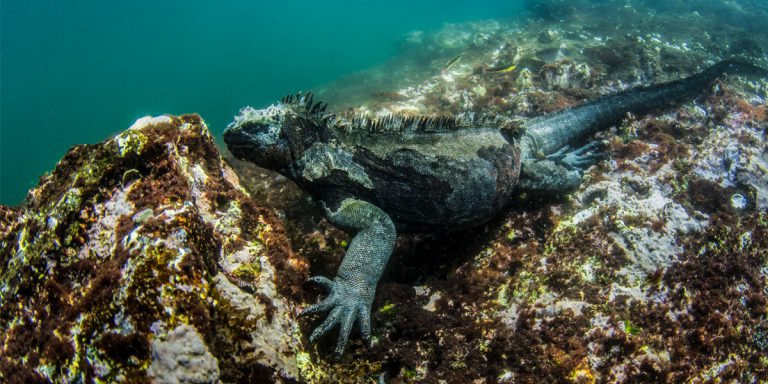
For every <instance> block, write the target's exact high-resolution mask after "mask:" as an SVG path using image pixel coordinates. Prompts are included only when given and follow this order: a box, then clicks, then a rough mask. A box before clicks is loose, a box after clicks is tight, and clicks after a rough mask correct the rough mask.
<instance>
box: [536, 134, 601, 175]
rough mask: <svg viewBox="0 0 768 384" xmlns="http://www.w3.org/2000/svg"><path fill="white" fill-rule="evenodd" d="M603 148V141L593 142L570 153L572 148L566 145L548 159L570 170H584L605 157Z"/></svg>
mask: <svg viewBox="0 0 768 384" xmlns="http://www.w3.org/2000/svg"><path fill="white" fill-rule="evenodd" d="M603 147H604V144H603V143H602V142H601V141H593V142H590V143H589V144H587V145H585V146H583V147H581V148H577V149H575V150H573V151H570V152H569V150H570V149H571V148H570V147H569V146H567V145H566V146H565V147H563V148H560V149H559V150H558V151H557V152H555V153H553V154H551V155H549V156H547V159H548V160H552V161H554V162H556V163H558V164H561V165H563V166H565V167H567V168H569V169H578V170H583V169H586V168H587V167H589V166H591V165H593V164H595V163H597V162H598V160H600V159H602V158H603V157H605V154H604V152H603V151H602V149H603Z"/></svg>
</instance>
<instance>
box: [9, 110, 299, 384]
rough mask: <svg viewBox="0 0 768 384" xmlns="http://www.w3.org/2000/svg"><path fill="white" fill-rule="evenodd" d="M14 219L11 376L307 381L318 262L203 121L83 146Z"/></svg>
mask: <svg viewBox="0 0 768 384" xmlns="http://www.w3.org/2000/svg"><path fill="white" fill-rule="evenodd" d="M0 223H1V225H0V236H2V238H1V240H2V243H0V381H2V382H6V383H34V382H70V383H72V382H83V383H88V382H148V381H149V380H150V379H154V381H155V382H158V383H185V382H186V383H191V382H194V383H217V382H249V383H256V382H300V381H304V380H303V379H302V374H304V373H302V370H306V367H307V366H308V364H311V361H309V362H308V361H307V359H306V352H305V351H304V350H303V346H302V342H301V333H300V332H299V326H298V324H297V322H296V320H295V316H294V312H295V307H296V305H297V304H300V300H301V297H302V296H301V295H302V288H301V284H302V283H303V281H304V280H305V279H306V277H307V267H306V263H305V262H304V261H303V260H302V259H300V258H298V257H296V255H295V254H294V253H293V252H292V251H291V248H290V246H289V244H288V242H287V238H286V236H285V233H284V229H283V226H282V224H281V222H280V221H279V220H277V219H276V216H275V215H274V214H273V212H272V211H271V210H269V209H265V208H262V207H260V206H258V205H256V204H255V203H254V202H253V201H252V200H251V198H250V197H249V195H248V194H247V193H246V192H245V191H244V189H243V188H242V187H241V186H240V184H239V181H238V178H237V176H236V175H235V174H234V172H233V171H232V169H231V168H229V166H227V165H226V164H225V163H224V162H223V161H222V159H221V157H220V155H219V152H218V149H217V147H216V145H215V143H214V140H213V138H212V137H211V135H210V133H209V132H208V129H207V127H206V126H205V124H204V123H203V121H202V119H201V118H200V117H199V116H196V115H184V116H178V117H176V116H161V117H155V118H149V117H147V118H142V119H140V120H138V121H137V122H136V123H135V124H134V125H133V126H132V127H130V129H128V130H126V131H124V132H123V133H121V134H119V135H117V136H116V137H114V138H112V139H110V140H107V141H105V142H103V143H100V144H96V145H78V146H75V147H73V148H72V149H71V150H70V151H69V152H68V153H67V154H66V155H65V156H64V158H63V159H62V160H61V161H60V162H59V163H58V164H57V166H56V168H55V169H54V170H53V172H51V174H49V175H46V176H44V177H42V178H41V180H40V184H39V185H38V186H37V187H36V188H34V189H33V190H31V191H30V192H29V195H28V197H27V200H26V202H25V203H24V204H23V205H22V206H21V207H18V208H9V207H0Z"/></svg>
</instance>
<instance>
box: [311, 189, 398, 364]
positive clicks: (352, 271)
mask: <svg viewBox="0 0 768 384" xmlns="http://www.w3.org/2000/svg"><path fill="white" fill-rule="evenodd" d="M326 215H327V216H328V219H329V220H331V222H332V223H334V224H335V225H338V226H339V227H342V228H344V229H347V230H349V231H350V232H354V233H355V237H354V238H353V239H352V242H351V243H350V244H349V248H348V249H347V254H346V255H345V256H344V260H343V261H342V262H341V266H340V267H339V272H338V274H337V275H336V278H335V279H333V280H330V279H328V278H325V277H322V276H315V277H312V278H311V279H310V281H313V282H315V283H318V284H320V285H321V286H323V287H324V288H325V289H327V290H328V291H329V292H330V294H329V295H328V297H327V298H325V299H324V300H322V301H321V302H319V303H317V304H314V305H312V306H310V307H308V308H307V309H305V310H304V311H303V312H302V313H301V316H304V315H309V314H313V313H320V312H327V311H330V313H329V314H328V317H326V318H325V321H323V323H322V324H320V325H319V326H318V327H317V328H315V330H314V331H313V332H312V335H310V336H309V340H310V342H314V341H315V340H316V339H317V338H318V337H320V336H321V335H323V334H325V333H326V332H328V331H329V330H331V329H332V328H333V327H334V326H336V324H339V326H340V329H339V339H338V342H337V343H336V349H335V353H336V356H337V357H340V356H341V354H342V353H343V352H344V347H345V346H346V344H347V341H348V340H349V334H350V332H351V331H352V326H353V325H354V323H355V320H357V322H358V324H359V325H360V333H361V334H362V337H363V340H365V341H366V343H370V339H371V303H372V302H373V297H374V295H375V293H376V284H377V283H378V282H379V278H380V277H381V273H382V272H383V271H384V267H385V266H386V264H387V261H388V260H389V256H390V255H391V254H392V250H393V249H394V246H395V238H396V232H395V225H394V224H393V223H392V220H391V219H390V218H389V216H388V215H387V214H386V213H384V211H382V210H381V209H379V208H378V207H376V206H375V205H373V204H371V203H368V202H365V201H360V200H355V199H351V198H350V199H345V200H344V201H342V202H341V204H340V205H339V207H338V209H336V210H335V211H332V210H330V209H328V208H327V207H326Z"/></svg>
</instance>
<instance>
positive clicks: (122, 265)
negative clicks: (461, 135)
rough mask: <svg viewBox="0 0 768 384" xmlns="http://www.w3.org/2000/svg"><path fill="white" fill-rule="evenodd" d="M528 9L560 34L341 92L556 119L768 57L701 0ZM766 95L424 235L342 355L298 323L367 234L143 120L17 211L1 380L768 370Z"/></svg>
mask: <svg viewBox="0 0 768 384" xmlns="http://www.w3.org/2000/svg"><path fill="white" fill-rule="evenodd" d="M530 3H531V4H532V5H530V7H531V11H532V12H533V14H534V15H537V16H539V17H541V19H540V20H537V19H532V20H529V21H527V22H525V23H520V24H509V25H508V24H505V23H499V22H495V21H491V22H477V23H468V24H463V25H448V26H446V27H445V28H444V29H443V30H441V31H439V32H438V33H436V34H434V35H429V34H425V33H414V34H412V35H411V36H409V38H408V41H406V43H405V48H404V52H406V56H409V57H410V59H407V60H406V59H403V60H395V61H394V64H393V65H396V66H397V68H398V71H404V72H403V73H400V72H398V75H397V76H395V75H394V74H393V73H386V68H384V69H379V70H377V71H374V73H362V74H358V75H355V76H356V79H359V78H360V77H363V78H366V76H367V77H368V78H370V79H374V80H375V79H383V80H382V82H383V83H387V84H391V85H392V88H388V89H380V90H370V89H365V88H362V86H361V84H364V83H365V82H361V81H355V84H354V85H350V86H349V87H348V88H347V89H344V86H343V84H336V85H335V86H331V87H328V89H331V90H333V91H334V92H337V93H338V95H337V96H336V97H337V98H340V99H346V101H347V103H344V100H340V101H341V103H340V105H346V106H350V105H353V104H352V102H353V101H354V103H355V105H356V104H360V103H361V100H366V101H365V102H363V103H362V105H360V106H357V107H356V108H355V110H357V111H361V112H368V113H371V114H381V113H388V112H407V113H417V112H418V113H449V112H457V111H461V110H467V109H469V110H478V111H486V112H497V113H502V114H507V115H510V116H511V115H522V116H532V115H537V114H540V113H546V112H549V111H553V110H557V109H560V108H563V107H567V106H569V105H573V104H576V103H579V102H581V101H583V100H586V99H589V98H592V97H598V96H600V95H602V94H606V93H610V92H613V91H616V90H619V89H624V88H626V87H628V86H631V85H638V84H647V83H650V82H658V81H666V80H670V79H674V78H679V77H681V76H684V75H686V74H690V73H693V72H695V71H696V70H698V69H700V68H701V67H703V66H704V65H706V64H707V63H713V62H715V61H716V60H718V59H721V58H723V55H731V54H740V55H742V56H746V57H748V58H750V59H753V60H756V62H758V63H760V64H761V65H763V66H765V65H766V62H767V61H768V60H766V57H765V56H764V52H766V51H768V50H761V49H760V47H762V46H765V41H766V37H765V36H764V35H755V36H753V35H749V36H748V37H741V38H740V40H739V39H736V40H734V39H732V38H731V37H732V35H734V34H735V35H738V36H745V34H744V33H743V31H742V30H740V29H738V28H739V27H738V25H737V24H738V21H739V20H743V19H744V17H746V16H743V15H742V13H740V12H742V11H739V10H733V11H732V13H728V12H721V10H720V7H725V8H726V9H730V8H728V7H732V6H733V5H734V4H735V3H733V2H723V3H722V4H719V3H718V4H719V5H717V7H716V8H717V9H715V10H710V12H716V13H717V12H719V13H722V14H731V15H732V17H728V18H726V19H729V20H730V19H733V20H734V21H735V22H734V23H732V24H716V23H714V22H712V21H711V20H710V19H704V18H703V16H702V15H707V13H706V12H705V10H702V14H698V13H686V14H685V15H682V16H681V15H680V13H679V12H676V11H670V10H677V9H687V8H686V7H687V6H688V5H687V4H686V2H678V1H670V2H664V4H665V5H662V4H657V5H656V6H657V7H660V8H659V9H656V8H654V10H653V12H650V11H648V10H646V11H643V12H645V13H643V12H641V11H638V10H637V9H636V8H634V7H632V6H624V4H625V3H627V2H622V1H605V2H601V3H600V4H602V5H597V4H598V3H595V2H591V1H586V0H585V1H577V2H570V1H568V2H567V1H563V0H549V1H540V2H530ZM577 3H578V4H582V5H584V7H581V6H578V7H576V6H573V4H577ZM629 3H632V2H629ZM629 3H627V4H629ZM639 3H644V2H642V1H640V2H639ZM675 4H676V5H675ZM611 7H613V8H611ZM681 7H682V8H681ZM665 12H668V13H665ZM669 12H671V13H669ZM749 13H750V14H753V15H764V14H766V13H765V10H764V9H751V10H749ZM739 15H742V16H739ZM681 17H682V18H683V19H684V21H685V22H681V21H680V20H679V18H681ZM552 20H557V22H552ZM560 20H562V22H560ZM584 20H592V21H596V22H595V23H584V22H583V21H584ZM619 21H620V22H619ZM617 25H618V26H621V28H618V27H617ZM627 31H631V33H627ZM731 43H732V44H731ZM459 54H461V55H462V59H461V61H460V62H459V63H458V64H457V65H456V66H454V67H453V68H451V70H449V71H446V73H440V67H441V66H442V65H443V64H444V63H445V62H446V60H448V59H449V58H450V57H453V56H455V55H459ZM760 55H762V56H760ZM507 64H515V65H516V69H515V70H513V71H509V72H502V73H490V72H487V71H486V70H487V69H488V68H490V67H497V66H503V65H507ZM390 68H391V67H390ZM413 68H420V69H414V70H412V71H411V69H413ZM424 68H426V70H425V69H424ZM430 68H431V69H430ZM431 70H433V71H432V73H427V72H429V71H431ZM395 77H397V78H395ZM372 82H373V83H376V81H372ZM409 82H410V83H409ZM406 83H408V84H406ZM369 91H370V92H369ZM365 92H368V93H367V94H366V97H361V96H360V94H361V93H365ZM766 99H768V81H766V80H765V79H763V80H747V79H743V78H733V77H729V78H724V79H722V80H720V81H717V82H715V83H713V84H712V85H711V87H710V89H708V90H707V91H706V92H705V93H704V94H703V95H702V96H701V97H699V98H697V99H696V100H693V101H690V102H688V103H685V104H683V105H681V106H678V107H675V108H670V109H669V110H665V111H659V112H658V113H653V114H649V115H647V116H627V118H626V119H625V121H624V122H622V123H621V124H619V125H618V126H617V127H614V128H613V129H611V130H610V131H609V132H605V133H603V134H601V136H600V138H601V139H603V140H605V141H606V142H608V143H609V144H608V152H609V155H610V156H609V158H610V159H609V160H606V161H603V162H601V163H600V164H598V165H597V166H595V167H593V168H591V169H590V170H589V171H588V172H587V174H586V176H585V182H584V184H583V185H582V186H581V188H579V190H577V191H576V192H574V193H572V194H570V195H568V196H564V197H561V198H558V199H549V200H541V199H536V198H534V197H531V196H525V195H521V196H517V199H516V201H515V203H514V204H513V206H512V207H510V209H509V210H507V211H505V212H502V213H501V214H500V215H499V217H498V218H497V219H495V220H494V221H492V222H490V223H488V224H487V225H484V226H481V227H479V228H475V229H472V230H467V231H463V232H460V233H453V234H430V235H404V236H401V237H400V238H399V240H398V245H397V249H396V251H395V253H394V254H393V256H392V259H391V261H390V265H389V266H388V268H387V271H386V272H385V274H384V276H383V278H382V281H381V284H380V285H379V288H378V293H377V296H376V300H375V302H374V306H373V311H374V313H373V316H372V322H373V330H374V343H373V347H372V348H371V349H366V348H365V347H363V345H362V343H361V342H360V340H359V337H357V335H355V334H354V333H353V340H352V341H351V343H350V346H349V347H348V348H347V352H346V354H345V355H344V357H343V358H342V359H341V361H338V362H334V361H331V360H330V359H329V354H330V351H331V350H332V345H333V343H334V342H335V338H334V336H335V334H334V333H333V332H332V333H331V335H329V336H328V337H325V338H323V339H322V340H321V341H320V344H319V345H317V346H309V345H308V344H307V343H306V339H305V338H304V336H303V335H304V334H305V332H306V331H307V330H309V329H312V326H313V325H316V320H313V319H307V320H300V321H299V320H297V319H296V317H295V314H296V313H297V312H298V310H299V309H300V308H301V307H303V306H305V305H307V304H310V303H313V302H314V301H315V300H317V299H318V298H319V297H320V296H321V293H322V292H320V291H319V290H318V289H317V288H315V287H310V286H307V285H304V281H305V279H306V278H307V276H309V275H325V276H333V275H334V274H335V272H336V268H337V267H338V265H339V263H340V260H341V258H342V256H343V255H344V252H345V247H346V246H347V245H348V242H349V240H350V237H349V236H348V235H347V234H345V233H343V232H342V231H340V230H338V229H336V228H334V227H333V226H331V225H329V224H328V222H327V221H326V220H325V219H323V218H322V215H321V212H320V210H318V209H317V207H315V206H314V205H313V204H312V203H311V202H309V201H308V200H307V198H306V196H305V195H303V194H302V193H301V192H300V191H299V190H298V189H297V188H296V187H295V186H293V185H291V184H290V183H289V182H287V181H286V179H285V178H282V177H280V176H276V175H274V174H270V173H266V172H264V171H261V170H258V169H256V168H254V167H252V166H249V165H247V164H243V163H240V162H238V161H236V160H232V159H229V160H230V161H229V162H228V163H229V164H232V166H234V168H236V169H237V174H236V173H235V172H234V171H233V170H232V169H231V168H230V166H229V165H227V162H223V161H222V160H221V157H220V154H219V152H218V149H217V148H216V146H215V145H214V142H213V140H212V138H211V137H210V134H209V133H208V131H207V129H206V128H205V126H204V124H203V123H202V121H201V119H200V118H199V117H198V116H194V115H187V116H180V117H173V116H163V117H157V118H145V119H141V120H139V121H138V122H137V123H136V124H135V125H134V126H133V127H132V128H131V129H129V130H127V131H125V132H123V133H121V134H119V135H118V136H116V137H115V138H113V139H110V140H108V141H106V142H104V143H102V144H97V145H89V146H85V145H84V146H77V147H74V148H73V149H72V150H71V151H70V152H69V153H68V154H67V155H66V156H65V157H64V158H63V159H62V160H61V162H60V163H59V164H58V165H57V167H56V169H55V170H54V171H53V172H52V173H51V174H50V175H46V176H44V177H43V178H42V179H41V183H40V185H39V186H38V187H37V188H35V189H33V190H32V191H31V192H30V194H29V197H28V200H27V202H26V204H25V205H23V206H21V207H17V208H14V207H0V241H1V243H0V381H2V382H10V383H27V382H48V381H52V382H91V381H102V382H147V381H150V380H155V381H156V382H223V383H227V382H237V383H240V382H242V383H260V382H289V383H290V382H300V383H303V382H307V383H326V382H345V383H361V382H364V383H379V382H387V383H541V382H546V383H597V382H600V383H608V382H649V383H657V382H690V383H705V382H739V383H741V382H744V383H752V382H765V381H768V358H766V356H768V213H766V209H768V144H766V133H767V131H768V112H766V111H767V109H766ZM331 105H332V107H333V104H331ZM223 155H224V156H225V157H226V156H228V154H226V153H224V154H223Z"/></svg>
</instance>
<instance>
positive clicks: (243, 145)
mask: <svg viewBox="0 0 768 384" xmlns="http://www.w3.org/2000/svg"><path fill="white" fill-rule="evenodd" d="M289 112H290V108H289V107H288V106H286V105H284V104H276V105H271V106H269V107H267V108H265V109H254V108H252V107H245V108H243V109H241V110H240V114H239V115H237V116H235V119H234V121H232V122H231V123H229V125H228V126H227V129H226V130H224V143H226V144H227V148H229V150H230V152H232V154H233V155H235V157H237V158H238V159H241V160H246V161H250V162H252V163H254V164H256V165H258V166H260V167H264V168H268V169H272V170H276V171H280V170H282V169H285V168H286V166H287V165H288V161H289V153H288V152H289V146H288V142H287V140H286V138H285V135H283V134H282V131H283V124H284V122H285V120H286V114H287V113H289Z"/></svg>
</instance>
